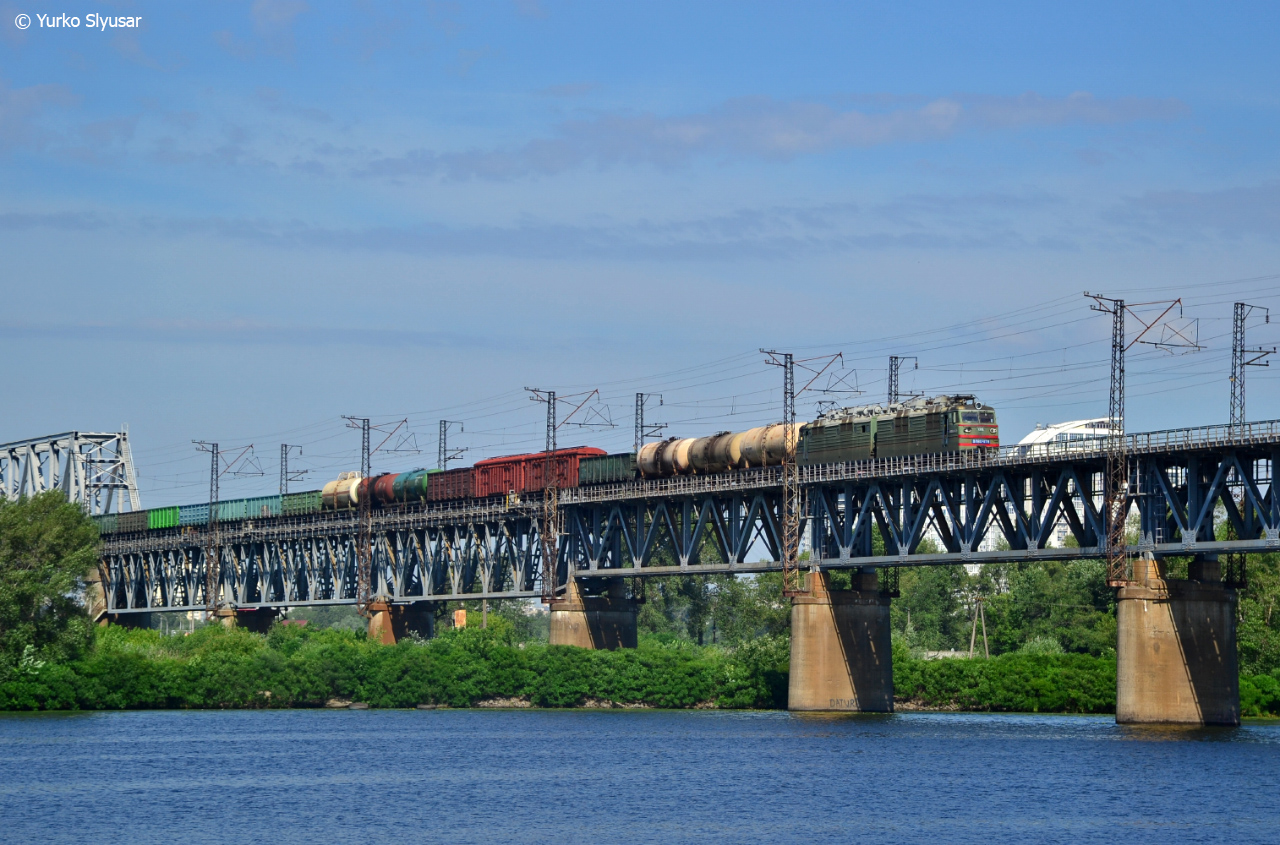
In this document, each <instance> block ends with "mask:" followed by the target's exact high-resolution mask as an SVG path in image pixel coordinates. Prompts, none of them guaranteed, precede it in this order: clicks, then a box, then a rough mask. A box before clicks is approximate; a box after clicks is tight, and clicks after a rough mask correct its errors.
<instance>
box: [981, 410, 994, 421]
mask: <svg viewBox="0 0 1280 845" xmlns="http://www.w3.org/2000/svg"><path fill="white" fill-rule="evenodd" d="M978 417H979V418H980V419H981V420H982V422H984V423H993V422H995V421H996V415H995V414H993V413H991V412H990V411H984V412H983V413H981V414H979V415H978Z"/></svg>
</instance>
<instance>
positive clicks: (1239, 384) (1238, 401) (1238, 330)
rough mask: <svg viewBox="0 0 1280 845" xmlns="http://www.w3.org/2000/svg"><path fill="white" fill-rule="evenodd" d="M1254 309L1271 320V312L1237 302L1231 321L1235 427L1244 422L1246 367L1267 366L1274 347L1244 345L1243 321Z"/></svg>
mask: <svg viewBox="0 0 1280 845" xmlns="http://www.w3.org/2000/svg"><path fill="white" fill-rule="evenodd" d="M1254 310H1259V311H1262V312H1264V313H1265V314H1266V322H1268V323H1270V322H1271V312H1270V310H1268V309H1267V308H1263V307H1262V306H1259V305H1249V304H1248V303H1245V302H1237V303H1236V304H1235V308H1234V309H1233V313H1232V321H1231V428H1232V429H1233V430H1234V429H1237V428H1239V427H1240V426H1242V425H1244V424H1245V421H1246V417H1245V409H1244V376H1245V371H1246V369H1247V368H1248V367H1269V366H1271V364H1270V362H1268V361H1265V360H1263V359H1265V358H1266V357H1267V356H1268V355H1274V354H1275V351H1276V348H1275V347H1274V346H1273V347H1271V348H1270V349H1263V348H1262V347H1258V348H1257V349H1248V348H1246V346H1245V322H1246V321H1247V320H1248V318H1249V314H1251V313H1252V312H1253V311H1254Z"/></svg>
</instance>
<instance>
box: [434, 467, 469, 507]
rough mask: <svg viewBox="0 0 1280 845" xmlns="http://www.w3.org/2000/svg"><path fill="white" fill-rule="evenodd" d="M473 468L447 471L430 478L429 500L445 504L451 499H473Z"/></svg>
mask: <svg viewBox="0 0 1280 845" xmlns="http://www.w3.org/2000/svg"><path fill="white" fill-rule="evenodd" d="M471 470H472V468H471V467H460V468H458V469H447V470H445V471H444V472H438V473H435V474H434V475H432V476H430V481H428V482H427V500H428V501H431V502H444V501H448V500H450V499H468V498H470V497H471V491H472V484H471V476H472V472H471Z"/></svg>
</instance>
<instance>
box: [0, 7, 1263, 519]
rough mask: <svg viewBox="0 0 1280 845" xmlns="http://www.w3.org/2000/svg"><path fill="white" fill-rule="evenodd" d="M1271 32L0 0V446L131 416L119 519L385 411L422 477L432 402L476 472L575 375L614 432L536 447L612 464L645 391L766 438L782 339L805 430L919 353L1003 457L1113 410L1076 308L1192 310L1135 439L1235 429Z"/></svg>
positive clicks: (703, 424)
mask: <svg viewBox="0 0 1280 845" xmlns="http://www.w3.org/2000/svg"><path fill="white" fill-rule="evenodd" d="M89 12H96V13H99V14H103V15H109V16H113V17H114V16H118V15H135V16H139V15H140V16H141V18H142V25H141V27H139V28H136V29H115V30H107V31H105V32H104V31H93V30H89V29H88V28H86V26H84V25H83V21H84V19H85V18H86V17H87V15H88V13H89ZM64 13H65V14H67V15H76V16H79V17H80V18H81V19H82V26H81V27H80V28H79V29H75V28H57V29H50V28H46V27H41V26H40V25H39V18H38V17H37V16H38V15H46V16H56V15H60V14H64ZM19 14H28V15H30V16H31V18H32V20H33V25H32V26H31V27H30V28H29V29H26V30H20V29H18V28H17V27H16V26H15V24H14V21H15V18H16V16H17V15H19ZM1278 17H1280V10H1278V9H1277V7H1275V6H1274V5H1269V4H1248V3H1238V4H1231V5H1224V4H1212V5H1211V4H1185V3H1183V4H1173V3H1167V2H1166V3H1160V4H1155V3H1152V4H1136V3H1135V4H1115V3H1107V4H1088V3H1080V4H1072V5H1070V7H1067V6H1065V5H1064V6H1062V7H1060V8H1047V7H1045V6H1043V5H1040V4H1008V5H1004V4H943V3H939V4H904V3H893V4H879V5H877V4H856V5H855V4H848V3H840V4H820V3H805V4H781V3H775V4H750V3H740V2H739V3H723V4H714V3H701V4H690V3H670V4H664V3H645V4H634V5H623V4H617V3H584V2H564V3H560V2H552V0H536V2H535V0H523V2H494V3H466V4H462V3H375V2H369V3H351V4H339V3H318V2H301V0H255V2H219V3H204V4H194V3H191V4H175V3H149V2H116V3H99V4H92V5H85V6H75V5H74V4H67V3H60V2H59V3H46V2H39V1H38V0H17V2H11V0H0V256H3V258H2V259H0V285H2V286H3V288H2V289H3V294H4V305H3V310H2V311H0V354H2V355H3V358H4V361H5V362H6V364H7V366H5V367H4V368H3V370H0V395H3V396H4V399H5V401H4V414H3V417H0V439H2V440H9V439H17V438H21V437H29V436H34V435H37V434H40V433H46V432H54V431H63V430H66V429H71V428H79V429H98V430H102V429H108V430H114V429H115V428H117V427H118V426H119V425H120V424H121V423H125V422H127V423H128V424H129V426H130V431H131V434H132V438H133V442H134V449H135V454H136V458H137V464H138V469H139V473H140V475H141V481H142V488H143V498H144V505H160V504H168V503H172V502H182V501H196V500H199V499H201V498H202V497H203V496H204V495H205V490H206V489H207V486H206V485H207V469H206V467H207V464H206V463H205V460H204V458H203V456H201V455H199V454H198V453H196V452H195V450H194V447H192V446H191V443H190V441H191V440H193V439H209V440H215V439H216V440H218V441H219V442H221V443H223V444H225V445H244V444H249V443H253V444H254V446H255V453H256V455H257V456H258V459H259V464H260V465H261V466H262V469H263V471H264V472H265V476H264V477H262V478H241V479H228V480H227V482H226V484H224V489H227V490H229V491H230V492H243V493H245V494H249V493H252V492H256V491H262V492H269V491H271V490H273V489H274V486H275V473H276V463H275V462H276V456H277V455H278V453H279V444H280V443H281V442H290V443H297V444H299V445H301V446H302V447H303V456H302V458H301V459H295V460H296V461H297V464H296V465H298V466H303V467H306V468H308V469H310V470H311V475H309V476H308V478H307V480H306V481H305V482H303V485H304V486H319V484H320V483H322V482H323V480H325V479H326V478H328V477H331V475H332V474H333V473H335V472H337V471H338V470H340V469H346V468H351V467H352V466H353V462H354V461H355V460H356V454H357V447H358V437H357V436H356V435H355V434H354V433H353V432H350V431H348V430H347V429H345V428H344V427H343V422H342V420H341V419H340V418H339V415H341V414H359V415H368V416H371V417H373V418H374V420H375V422H379V423H384V422H391V421H394V420H399V419H408V421H409V430H410V431H411V432H412V433H413V435H414V438H413V440H414V442H416V443H417V445H418V447H419V448H420V449H421V452H422V453H421V454H420V455H415V454H412V453H411V452H410V451H408V450H409V449H410V448H411V444H410V443H400V437H399V435H397V437H396V438H395V439H393V441H392V442H391V443H390V444H388V447H387V448H390V447H391V446H393V445H397V444H398V445H400V446H401V448H402V450H403V451H400V452H396V453H383V454H380V455H378V456H377V457H376V458H375V462H374V464H375V468H381V469H384V470H385V469H400V468H407V467H411V466H420V465H426V466H431V465H434V462H435V432H436V421H437V420H439V419H441V418H448V419H456V420H461V421H463V422H464V425H465V432H464V433H462V434H458V435H456V438H457V439H456V440H455V442H456V443H458V444H459V445H466V446H468V447H470V449H471V451H470V452H468V454H467V457H468V459H472V458H480V457H486V456H490V455H496V454H507V453H511V452H519V451H526V450H532V449H537V448H539V447H540V444H541V438H542V433H543V428H542V419H541V416H540V414H541V409H540V406H538V405H536V404H535V403H532V402H530V401H529V400H528V397H527V395H526V394H525V393H524V391H523V388H524V387H526V386H538V387H544V388H550V389H557V390H559V391H560V392H561V393H562V394H573V393H576V392H579V391H584V390H590V389H593V388H599V389H600V391H601V395H600V398H599V400H598V401H597V400H592V401H591V402H590V403H589V405H588V409H591V410H594V411H595V412H596V413H595V414H594V417H593V418H594V419H600V418H611V419H612V420H613V421H614V422H615V423H616V427H615V428H609V429H606V428H575V427H573V426H566V427H565V428H563V429H562V430H561V434H560V437H561V441H562V442H565V443H568V442H574V443H592V444H598V445H601V446H604V447H605V448H609V449H611V450H622V449H625V448H628V447H629V445H630V443H631V440H632V428H631V426H632V423H631V413H632V408H633V405H634V394H635V392H636V391H646V392H655V393H661V394H662V395H663V402H664V404H663V405H662V407H661V408H658V409H655V410H654V411H652V412H651V418H657V419H659V420H662V421H665V422H667V423H669V424H670V428H669V429H668V431H669V432H670V433H673V434H681V435H699V434H703V433H709V432H713V431H717V430H722V429H737V428H742V427H747V426H750V425H754V424H758V423H761V422H766V421H769V420H771V419H773V418H775V417H776V416H777V414H778V411H777V410H776V409H777V408H778V406H779V404H780V393H779V389H778V388H779V376H778V373H777V371H776V370H773V369H770V368H768V367H767V366H765V365H764V363H763V361H762V356H761V355H760V354H759V353H758V352H757V351H756V350H757V349H758V348H759V347H771V348H778V349H790V350H794V351H795V352H796V353H797V354H798V355H801V356H809V355H815V356H816V355H821V354H828V353H835V352H843V353H844V359H843V370H842V371H841V373H840V377H841V378H842V379H843V380H844V383H856V384H857V385H858V386H859V387H860V388H861V389H862V390H864V391H865V393H864V394H863V399H856V398H853V397H851V396H840V395H836V394H823V395H819V394H816V393H812V392H811V393H810V394H808V395H806V396H804V397H802V398H801V402H800V407H801V412H802V413H804V414H810V415H811V414H812V413H813V411H814V405H815V402H816V401H817V400H818V399H820V398H829V397H833V396H834V398H837V399H844V400H846V401H847V402H856V401H864V400H874V399H877V398H880V397H881V396H882V395H883V392H884V389H885V362H886V358H887V356H888V355H890V354H899V355H913V356H916V357H917V358H918V359H919V369H918V370H915V369H913V370H909V371H904V377H903V384H904V387H905V388H907V389H910V390H914V391H924V392H930V393H933V392H940V391H944V390H946V391H963V392H973V393H976V394H978V395H979V397H980V398H982V399H983V400H985V401H987V402H990V403H991V404H994V405H996V406H997V407H998V408H999V409H1000V412H1001V420H1002V424H1003V425H1002V428H1003V432H1002V433H1003V436H1004V438H1005V440H1006V441H1013V440H1016V439H1017V438H1018V437H1019V436H1021V435H1022V434H1023V433H1025V432H1026V431H1027V430H1029V429H1030V428H1032V427H1033V426H1034V425H1035V423H1036V422H1050V421H1058V420H1064V419H1075V418H1080V417H1086V416H1093V415H1101V414H1104V413H1105V411H1106V399H1107V397H1106V373H1107V370H1106V362H1107V354H1108V345H1107V341H1108V328H1109V325H1108V323H1107V320H1106V318H1105V317H1103V316H1101V315H1097V314H1093V313H1091V312H1090V311H1089V310H1088V307H1087V303H1086V301H1085V300H1084V298H1083V297H1082V295H1081V294H1082V292H1083V291H1085V290H1091V291H1095V292H1102V293H1106V294H1109V295H1112V296H1124V297H1126V298H1128V299H1129V300H1130V301H1153V300H1161V299H1165V298H1169V297H1176V296H1182V297H1183V298H1184V301H1185V303H1186V308H1185V309H1184V315H1185V318H1186V319H1187V320H1191V319H1198V321H1199V322H1198V330H1199V337H1200V340H1201V342H1202V344H1203V345H1204V347H1205V348H1204V350H1202V351H1200V352H1198V353H1195V354H1187V355H1179V354H1170V353H1168V352H1165V351H1161V350H1160V349H1157V348H1155V347H1150V346H1136V347H1134V350H1133V351H1132V353H1131V358H1130V367H1129V415H1128V426H1129V428H1130V429H1131V430H1144V429H1154V428H1167V427H1174V426H1184V425H1202V424H1210V423H1217V422H1221V421H1223V420H1224V419H1225V417H1226V413H1227V394H1228V382H1227V374H1228V372H1229V359H1230V312H1231V303H1232V302H1233V301H1237V300H1243V301H1248V302H1251V303H1257V304H1259V305H1264V306H1265V305H1271V306H1273V307H1276V308H1278V309H1280V297H1277V292H1278V291H1280V241H1278V236H1280V167H1278V164H1280V162H1278V157H1277V150H1280V144H1278V143H1277V142H1278V141H1280V138H1278V137H1277V129H1278V128H1280V120H1278V118H1280V85H1278V84H1277V83H1278V82H1280V79H1278V78H1277V77H1278V76H1280V62H1277V61H1276V60H1275V55H1274V39H1275V33H1276V31H1277V22H1278V21H1277V18H1278ZM1277 318H1278V322H1280V310H1278V311H1277ZM1250 331H1251V334H1250V339H1251V341H1253V342H1255V343H1258V344H1266V345H1274V344H1275V343H1276V342H1277V340H1280V325H1276V324H1272V325H1266V324H1264V323H1262V321H1261V319H1260V318H1259V319H1258V320H1257V321H1256V325H1251V329H1250ZM1275 372H1276V370H1275V368H1272V369H1270V370H1264V369H1256V370H1253V371H1251V372H1250V374H1249V377H1250V378H1249V385H1250V390H1249V410H1250V416H1251V417H1253V418H1259V419H1261V418H1276V417H1280V398H1278V397H1277V391H1276V384H1277V382H1276V379H1275V377H1274V375H1273V373H1275ZM827 385H828V381H827V378H826V377H824V378H823V379H822V380H820V381H819V383H818V384H817V385H815V387H826V386H827ZM566 410H567V409H566ZM308 482H313V483H310V484H308Z"/></svg>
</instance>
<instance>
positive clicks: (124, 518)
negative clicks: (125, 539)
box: [116, 511, 147, 534]
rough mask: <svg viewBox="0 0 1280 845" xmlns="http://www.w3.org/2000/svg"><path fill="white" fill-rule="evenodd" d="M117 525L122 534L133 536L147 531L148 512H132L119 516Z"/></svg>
mask: <svg viewBox="0 0 1280 845" xmlns="http://www.w3.org/2000/svg"><path fill="white" fill-rule="evenodd" d="M116 525H117V526H118V527H119V531H120V532H121V533H122V534H131V533H133V532H135V531H146V530H147V512H146V511H130V512H129V513H122V514H119V515H118V517H117V522H116Z"/></svg>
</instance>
